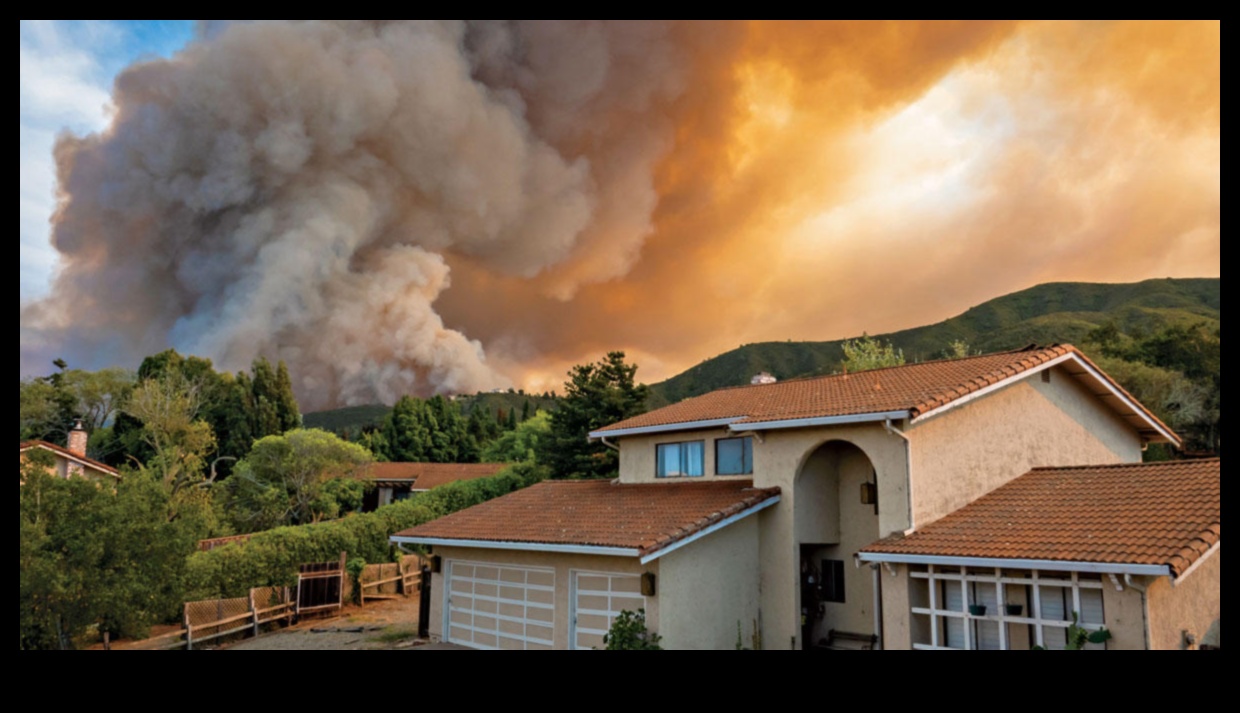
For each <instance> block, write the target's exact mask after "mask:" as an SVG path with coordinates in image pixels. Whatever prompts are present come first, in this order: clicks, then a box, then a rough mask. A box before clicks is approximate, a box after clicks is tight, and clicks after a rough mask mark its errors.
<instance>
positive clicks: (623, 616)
mask: <svg viewBox="0 0 1240 713" xmlns="http://www.w3.org/2000/svg"><path fill="white" fill-rule="evenodd" d="M662 640H663V637H661V636H659V635H658V634H656V633H654V632H651V631H647V630H646V610H645V609H638V610H637V612H636V613H634V612H631V611H628V610H625V611H622V612H620V616H617V617H616V620H615V621H613V622H612V623H611V628H610V629H608V630H607V633H606V634H604V635H603V643H604V644H606V645H607V650H608V651H661V650H662V649H663V647H662V646H659V642H660V641H662Z"/></svg>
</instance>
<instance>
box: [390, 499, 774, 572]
mask: <svg viewBox="0 0 1240 713" xmlns="http://www.w3.org/2000/svg"><path fill="white" fill-rule="evenodd" d="M778 495H779V488H754V487H753V482H752V481H749V480H728V481H718V482H705V483H641V484H632V483H629V484H621V483H617V482H614V481H605V480H549V481H544V482H542V483H538V484H536V485H532V486H530V487H528V488H525V489H524V490H519V491H517V492H515V493H511V494H509V495H505V496H503V497H500V498H496V499H494V500H489V501H487V502H485V503H482V504H480V505H475V506H474V507H471V508H467V509H465V510H461V511H460V512H456V513H453V514H451V515H447V516H445V517H442V518H439V519H438V520H435V521H433V522H428V523H426V524H424V525H419V526H417V527H414V528H412V529H409V530H404V531H403V532H398V533H396V535H395V537H421V538H432V539H448V540H481V541H490V542H522V543H541V544H556V545H590V546H596V547H621V548H626V549H637V550H638V551H639V552H640V553H641V555H643V556H644V555H647V554H649V553H651V552H655V551H657V550H660V549H662V548H664V547H667V546H668V545H670V544H672V543H674V542H676V541H678V540H681V539H684V538H685V537H688V536H690V535H692V534H693V533H695V532H698V531H699V530H702V529H704V528H706V527H709V526H710V525H713V524H714V523H716V522H719V521H720V520H723V519H724V518H727V517H730V516H732V515H735V514H736V513H739V512H741V511H743V510H746V509H748V508H750V507H753V506H755V505H758V504H760V503H762V502H764V501H766V500H769V499H770V498H773V497H776V496H778Z"/></svg>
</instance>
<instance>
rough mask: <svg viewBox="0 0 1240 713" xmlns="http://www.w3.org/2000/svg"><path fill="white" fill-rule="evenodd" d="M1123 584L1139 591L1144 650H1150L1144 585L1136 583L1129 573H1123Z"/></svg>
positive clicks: (1148, 609) (1147, 602) (1147, 609)
mask: <svg viewBox="0 0 1240 713" xmlns="http://www.w3.org/2000/svg"><path fill="white" fill-rule="evenodd" d="M1124 584H1127V585H1128V586H1129V587H1131V588H1132V589H1134V590H1136V591H1138V592H1140V593H1141V618H1142V619H1143V620H1144V621H1142V622H1141V623H1142V627H1141V633H1142V634H1144V635H1145V650H1146V651H1149V650H1150V599H1149V594H1148V593H1147V592H1146V587H1145V586H1144V585H1140V584H1137V583H1136V581H1135V580H1134V579H1133V578H1132V575H1131V574H1125V575H1124Z"/></svg>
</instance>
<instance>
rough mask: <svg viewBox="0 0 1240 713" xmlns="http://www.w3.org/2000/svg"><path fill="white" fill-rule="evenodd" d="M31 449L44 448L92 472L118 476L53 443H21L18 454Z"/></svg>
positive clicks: (108, 468) (95, 461) (112, 469)
mask: <svg viewBox="0 0 1240 713" xmlns="http://www.w3.org/2000/svg"><path fill="white" fill-rule="evenodd" d="M31 448H45V449H47V450H49V451H52V452H53V453H55V454H57V455H59V456H63V457H65V458H68V459H69V460H75V461H77V462H78V463H81V464H82V465H84V466H87V467H89V468H91V469H93V470H97V471H99V472H101V473H107V474H108V475H115V476H119V475H120V471H118V470H117V469H115V468H113V467H112V466H110V465H107V464H106V463H100V462H99V461H97V460H95V459H94V458H87V457H86V456H80V455H78V454H76V453H74V452H73V451H71V450H69V449H68V448H65V447H64V446H58V445H56V444H55V443H48V442H47V441H21V446H20V449H19V451H18V452H19V453H25V452H26V451H28V450H30V449H31Z"/></svg>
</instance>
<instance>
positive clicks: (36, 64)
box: [20, 20, 194, 302]
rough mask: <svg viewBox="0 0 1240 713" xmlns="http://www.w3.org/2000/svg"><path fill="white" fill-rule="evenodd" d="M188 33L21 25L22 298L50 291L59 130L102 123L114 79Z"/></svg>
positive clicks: (127, 24) (182, 24)
mask: <svg viewBox="0 0 1240 713" xmlns="http://www.w3.org/2000/svg"><path fill="white" fill-rule="evenodd" d="M193 35H194V23H193V21H189V20H137V21H120V20H90V21H86V20H64V21H50V20H22V21H21V131H20V136H21V184H20V185H21V210H20V216H21V271H20V276H21V300H22V302H25V301H26V300H28V299H30V298H34V297H38V296H40V295H42V294H44V293H45V292H46V291H47V289H48V281H49V280H50V279H51V275H52V271H53V269H54V268H55V262H56V254H55V251H54V250H53V249H52V248H51V246H50V245H49V244H48V218H49V217H50V216H51V214H52V210H53V208H54V207H55V194H54V191H55V167H54V164H53V163H52V144H53V142H54V141H55V138H56V134H57V133H59V132H60V131H62V130H66V129H67V130H69V131H72V132H75V133H87V132H91V131H98V130H99V129H102V128H103V127H104V126H106V124H107V120H108V108H107V107H108V101H109V94H110V92H111V87H112V80H113V79H114V78H115V77H116V74H117V73H118V72H120V71H121V70H122V69H124V68H125V67H126V66H127V65H129V64H131V63H132V62H134V61H135V60H139V59H142V58H145V57H155V56H163V57H167V56H171V55H172V54H173V53H175V52H176V51H177V50H179V49H180V48H182V47H184V46H185V44H186V43H187V42H189V41H190V39H191V38H192V37H193Z"/></svg>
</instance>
